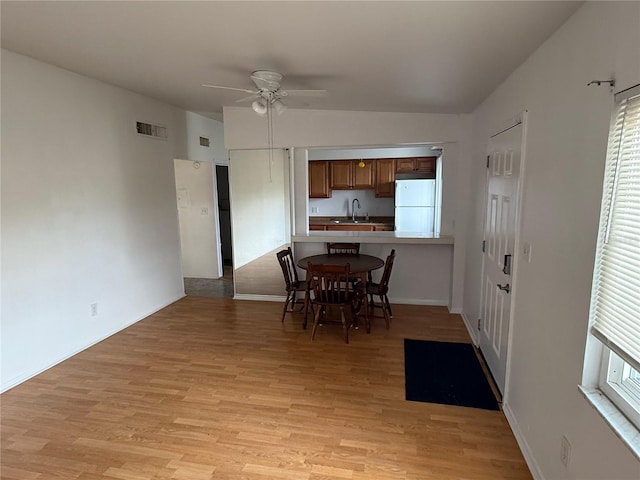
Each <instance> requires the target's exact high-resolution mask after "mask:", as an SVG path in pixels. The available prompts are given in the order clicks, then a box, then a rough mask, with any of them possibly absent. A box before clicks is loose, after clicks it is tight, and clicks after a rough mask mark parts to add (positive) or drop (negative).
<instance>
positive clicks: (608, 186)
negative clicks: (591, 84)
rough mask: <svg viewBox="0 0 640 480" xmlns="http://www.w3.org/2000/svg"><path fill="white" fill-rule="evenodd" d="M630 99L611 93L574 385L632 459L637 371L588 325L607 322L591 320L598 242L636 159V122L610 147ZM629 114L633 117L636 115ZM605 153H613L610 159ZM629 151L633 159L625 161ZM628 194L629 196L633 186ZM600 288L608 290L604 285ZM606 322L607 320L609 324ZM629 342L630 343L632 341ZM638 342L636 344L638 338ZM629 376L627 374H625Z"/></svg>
mask: <svg viewBox="0 0 640 480" xmlns="http://www.w3.org/2000/svg"><path fill="white" fill-rule="evenodd" d="M630 99H634V100H633V104H632V105H631V106H630V107H629V108H630V109H631V111H634V109H637V108H638V106H637V103H636V102H638V101H640V85H635V86H633V87H631V88H628V89H626V90H624V91H622V92H619V93H617V94H616V95H615V102H614V105H613V110H612V116H611V124H610V128H609V136H608V140H607V159H606V165H605V179H604V185H603V191H602V208H601V211H600V215H599V220H598V244H597V250H596V256H595V262H594V276H593V280H592V286H591V300H590V301H591V307H590V318H589V332H588V335H587V344H586V350H585V357H584V369H583V377H582V384H581V385H580V386H579V389H580V391H581V392H582V393H583V395H584V396H585V398H586V399H587V401H588V402H589V403H591V405H592V406H593V407H594V408H595V409H596V411H597V412H598V413H600V415H601V416H602V417H603V418H604V420H605V421H606V422H607V423H608V424H609V425H610V426H611V428H612V429H613V430H614V432H615V433H616V435H617V436H618V437H619V438H620V439H621V440H622V441H623V442H624V443H625V445H626V446H627V447H629V449H630V450H631V452H632V453H633V454H634V455H635V456H636V458H638V459H639V460H640V368H638V364H637V362H636V360H635V357H634V356H633V355H632V354H631V353H630V351H626V350H625V349H624V348H623V347H622V345H624V344H628V343H629V342H628V340H629V339H628V337H618V338H620V339H622V341H621V342H620V344H618V343H617V342H616V341H611V337H608V336H607V335H606V334H605V333H604V332H605V330H599V329H597V328H595V326H594V325H595V324H596V320H597V319H598V321H600V318H605V319H606V318H607V317H596V306H597V305H598V304H599V303H600V302H601V301H602V299H603V298H605V299H606V298H610V297H600V294H601V293H602V292H601V290H600V288H601V286H602V285H603V284H602V283H601V279H600V278H599V275H600V272H601V271H603V269H605V270H606V269H607V268H611V266H612V265H615V264H610V263H611V260H609V261H604V262H603V258H604V257H603V255H604V256H605V257H606V255H607V252H606V251H605V246H604V245H605V244H603V243H602V242H603V241H607V242H608V240H605V239H608V235H609V229H610V228H611V223H610V222H611V218H612V217H611V214H612V212H614V210H616V204H617V202H623V204H622V206H621V207H620V208H622V209H623V210H622V211H623V212H624V208H625V207H624V203H626V199H624V198H617V197H616V196H615V193H616V188H617V183H618V180H619V175H620V172H621V171H623V169H628V167H629V164H627V163H626V162H625V163H624V164H623V165H622V167H621V164H620V161H621V159H623V158H630V159H632V160H631V165H635V160H636V159H637V157H636V156H635V155H633V154H635V153H636V150H637V149H636V145H637V144H636V142H635V139H636V135H637V134H638V135H640V132H637V131H636V129H637V128H638V126H637V119H636V123H635V124H631V125H633V126H632V127H631V128H632V129H631V130H630V131H631V132H632V137H630V138H632V139H633V141H632V143H631V144H629V143H624V144H623V143H620V144H616V143H614V142H615V140H614V139H615V138H616V136H617V134H619V138H620V141H621V142H622V141H625V142H626V140H623V139H624V138H626V137H625V135H626V134H627V132H626V120H623V126H622V127H621V130H619V128H620V125H619V121H620V118H621V117H620V114H621V113H622V114H623V115H627V112H628V110H627V107H626V106H624V105H623V103H624V102H625V101H627V100H630ZM635 115H637V112H636V114H635ZM631 118H634V117H631ZM622 145H631V147H630V148H631V150H626V149H622V150H621V146H622ZM611 151H614V152H616V153H615V154H614V155H611ZM629 153H631V154H632V155H633V156H631V157H626V155H629ZM613 162H615V164H613ZM612 165H615V166H614V167H613V168H614V171H613V172H611V169H612ZM611 174H613V180H611V177H609V175H611ZM633 179H635V174H633V173H631V176H630V177H625V182H627V181H628V180H633ZM631 185H635V182H633V181H632V183H631ZM632 191H633V192H635V188H634V190H632ZM634 196H635V195H633V196H632V197H631V198H634ZM631 211H632V217H631V218H635V215H636V213H638V212H637V211H636V207H635V206H634V207H633V208H632V210H631ZM605 219H606V220H605ZM603 235H604V236H603ZM631 252H633V253H635V250H634V249H633V250H631ZM614 261H615V259H614ZM629 278H633V279H634V281H635V280H636V279H637V277H636V276H635V275H634V276H633V277H629ZM639 280H640V279H639ZM611 281H612V282H615V281H616V280H615V277H614V278H612V279H611ZM604 285H605V288H610V286H611V285H615V283H611V284H604ZM606 285H610V286H609V287H607V286H606ZM605 301H609V300H605ZM613 305H615V304H613ZM614 308H615V307H614ZM614 318H615V317H614ZM623 318H624V317H623ZM611 320H612V319H610V320H609V321H611ZM618 320H620V319H616V321H618ZM605 321H606V320H605ZM634 321H635V320H634ZM600 328H602V327H600ZM632 331H633V332H636V333H633V335H636V334H637V332H638V330H637V329H635V330H633V329H632V330H631V331H629V334H631V332H632ZM614 338H615V337H614ZM631 338H632V339H633V338H635V337H631ZM638 340H639V341H640V339H638ZM625 342H626V343H625ZM635 345H636V344H635V343H633V342H632V343H631V351H634V348H635ZM623 357H624V358H623ZM632 373H633V375H631V374H632Z"/></svg>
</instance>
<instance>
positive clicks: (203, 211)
mask: <svg viewBox="0 0 640 480" xmlns="http://www.w3.org/2000/svg"><path fill="white" fill-rule="evenodd" d="M200 215H209V208H207V207H201V208H200Z"/></svg>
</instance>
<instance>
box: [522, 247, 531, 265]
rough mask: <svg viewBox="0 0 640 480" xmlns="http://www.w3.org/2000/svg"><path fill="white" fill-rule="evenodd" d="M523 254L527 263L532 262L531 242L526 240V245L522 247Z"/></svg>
mask: <svg viewBox="0 0 640 480" xmlns="http://www.w3.org/2000/svg"><path fill="white" fill-rule="evenodd" d="M522 254H523V256H524V259H525V260H526V262H527V263H531V243H529V242H524V246H523V248H522Z"/></svg>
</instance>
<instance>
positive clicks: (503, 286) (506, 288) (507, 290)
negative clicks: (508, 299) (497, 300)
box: [496, 283, 511, 293]
mask: <svg viewBox="0 0 640 480" xmlns="http://www.w3.org/2000/svg"><path fill="white" fill-rule="evenodd" d="M496 287H498V288H499V289H500V290H502V291H503V292H507V293H509V292H510V291H511V286H510V285H509V284H508V283H507V284H506V285H500V284H499V283H498V284H497V285H496Z"/></svg>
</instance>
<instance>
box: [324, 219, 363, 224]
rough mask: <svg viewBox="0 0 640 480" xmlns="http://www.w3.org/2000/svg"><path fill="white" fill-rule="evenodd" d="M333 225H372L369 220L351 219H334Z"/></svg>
mask: <svg viewBox="0 0 640 480" xmlns="http://www.w3.org/2000/svg"><path fill="white" fill-rule="evenodd" d="M329 221H330V222H331V223H371V222H370V221H369V220H364V219H363V220H352V219H351V218H332V219H330V220H329Z"/></svg>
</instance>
